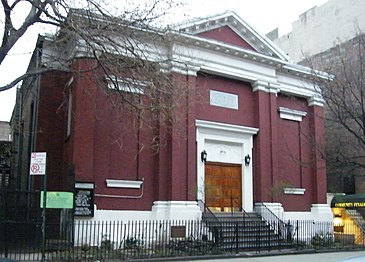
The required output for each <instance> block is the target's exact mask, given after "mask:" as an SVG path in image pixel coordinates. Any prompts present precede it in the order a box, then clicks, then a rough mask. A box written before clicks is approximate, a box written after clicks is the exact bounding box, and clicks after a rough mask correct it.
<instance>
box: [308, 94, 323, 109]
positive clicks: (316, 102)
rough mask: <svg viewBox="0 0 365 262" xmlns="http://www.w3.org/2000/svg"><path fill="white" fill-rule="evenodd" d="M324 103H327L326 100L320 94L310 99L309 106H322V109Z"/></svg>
mask: <svg viewBox="0 0 365 262" xmlns="http://www.w3.org/2000/svg"><path fill="white" fill-rule="evenodd" d="M324 103H325V101H324V99H323V98H322V96H321V95H319V94H315V95H313V96H311V97H310V98H309V99H308V105H309V106H321V107H323V106H324Z"/></svg>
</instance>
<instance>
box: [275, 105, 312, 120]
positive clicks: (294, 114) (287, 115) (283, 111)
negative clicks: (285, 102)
mask: <svg viewBox="0 0 365 262" xmlns="http://www.w3.org/2000/svg"><path fill="white" fill-rule="evenodd" d="M278 111H279V113H280V118H282V119H287V120H292V121H298V122H301V121H302V120H303V117H305V116H306V115H307V112H303V111H299V110H294V109H289V108H285V107H279V109H278Z"/></svg>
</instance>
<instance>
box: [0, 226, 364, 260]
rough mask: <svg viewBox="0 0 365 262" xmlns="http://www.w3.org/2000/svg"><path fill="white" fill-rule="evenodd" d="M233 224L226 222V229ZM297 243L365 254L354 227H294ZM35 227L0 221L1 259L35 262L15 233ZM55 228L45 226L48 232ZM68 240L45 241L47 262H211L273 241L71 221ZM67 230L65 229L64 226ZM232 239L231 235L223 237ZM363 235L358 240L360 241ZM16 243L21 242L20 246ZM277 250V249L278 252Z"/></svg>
mask: <svg viewBox="0 0 365 262" xmlns="http://www.w3.org/2000/svg"><path fill="white" fill-rule="evenodd" d="M226 223H227V224H229V223H231V222H229V221H226V222H224V223H223V225H222V226H223V227H224V226H225V224H226ZM292 225H293V226H294V227H295V231H294V232H293V234H294V236H293V237H294V238H295V241H293V242H292V245H291V246H290V248H293V249H312V250H313V249H323V250H333V249H343V248H347V249H349V248H360V249H364V241H361V242H359V239H364V235H363V233H362V232H361V231H359V230H357V226H356V225H354V223H344V224H343V232H334V230H333V228H334V227H333V224H332V222H318V221H293V222H292ZM31 226H32V227H33V230H34V232H39V225H38V224H37V223H34V224H28V225H26V224H25V223H23V224H19V222H10V221H1V223H0V231H1V232H0V236H1V234H3V232H2V230H4V228H7V229H12V230H8V233H7V234H8V235H7V239H3V240H2V242H1V243H0V257H8V258H12V259H16V260H28V261H29V260H31V261H39V260H40V259H41V252H40V251H41V249H40V243H41V242H42V241H37V238H35V235H34V234H29V235H28V236H26V235H24V234H23V235H21V240H22V241H21V245H16V244H15V243H16V240H17V237H19V236H17V234H18V233H19V232H18V231H17V230H16V229H18V228H19V229H21V228H25V227H28V228H30V227H31ZM53 226H57V225H52V224H47V229H48V230H49V231H51V230H53V229H52V227H53ZM67 226H69V227H70V230H68V231H71V232H72V234H71V235H70V234H67V235H58V236H56V235H52V236H49V235H47V239H46V254H45V255H46V260H50V261H51V260H53V261H75V260H77V261H84V260H85V261H86V260H87V261H91V260H92V261H95V260H105V259H116V260H123V259H125V260H127V259H148V258H163V257H186V256H207V255H208V256H209V255H213V254H222V253H224V254H230V253H236V251H237V250H246V251H252V252H262V251H265V252H267V251H271V250H274V247H275V244H276V241H277V240H276V239H275V238H269V235H264V232H263V231H261V232H260V231H259V233H260V234H261V237H258V236H259V235H260V234H259V235H257V236H255V237H254V238H252V239H246V242H240V241H238V240H237V239H238V237H240V236H241V235H240V234H241V233H242V232H240V231H238V229H237V231H236V232H231V235H230V237H231V240H230V241H231V242H230V243H226V242H223V241H217V239H216V238H215V236H214V233H213V232H212V230H211V228H209V227H208V226H207V224H206V223H205V222H203V221H200V220H181V221H175V220H173V221H172V220H171V221H129V222H122V221H82V220H81V221H75V222H74V223H69V224H68V225H67ZM63 227H66V225H63ZM225 233H227V234H230V232H229V231H228V232H225ZM360 235H361V237H362V238H360V237H359V236H360ZM268 239H269V242H268ZM19 243H20V242H19ZM278 248H280V246H279V247H278Z"/></svg>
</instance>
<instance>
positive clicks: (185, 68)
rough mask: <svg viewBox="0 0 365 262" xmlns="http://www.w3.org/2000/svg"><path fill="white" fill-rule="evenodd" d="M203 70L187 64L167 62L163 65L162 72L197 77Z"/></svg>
mask: <svg viewBox="0 0 365 262" xmlns="http://www.w3.org/2000/svg"><path fill="white" fill-rule="evenodd" d="M200 69H201V68H200V67H199V66H196V65H193V64H188V63H187V62H185V63H183V62H177V61H167V62H166V63H163V64H161V69H160V70H161V71H162V72H166V73H171V72H174V73H179V74H183V75H190V76H196V75H197V73H198V71H199V70H200Z"/></svg>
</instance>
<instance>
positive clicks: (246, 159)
mask: <svg viewBox="0 0 365 262" xmlns="http://www.w3.org/2000/svg"><path fill="white" fill-rule="evenodd" d="M250 162H251V157H250V155H248V154H247V155H246V156H245V166H249V165H250Z"/></svg>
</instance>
